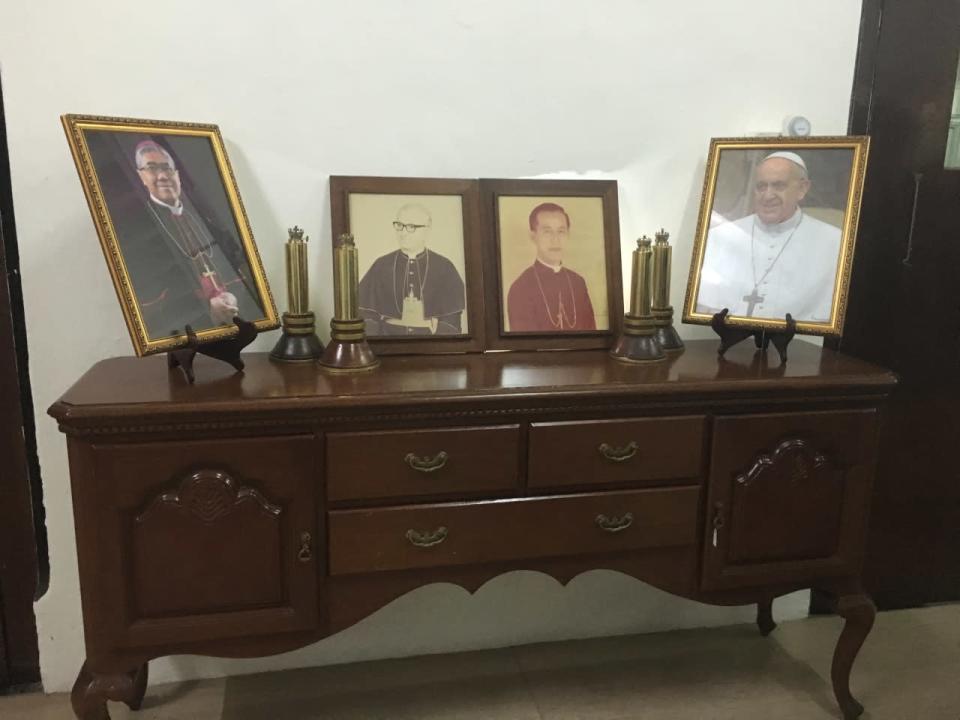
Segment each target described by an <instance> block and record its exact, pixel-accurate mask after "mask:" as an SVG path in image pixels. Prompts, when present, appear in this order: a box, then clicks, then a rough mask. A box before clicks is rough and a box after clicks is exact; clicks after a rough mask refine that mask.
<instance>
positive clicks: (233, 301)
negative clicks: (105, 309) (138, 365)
mask: <svg viewBox="0 0 960 720" xmlns="http://www.w3.org/2000/svg"><path fill="white" fill-rule="evenodd" d="M62 121H63V126H64V129H65V130H66V133H67V139H68V141H69V144H70V149H71V152H72V153H73V158H74V161H75V163H76V166H77V170H78V172H79V173H80V180H81V184H82V185H83V189H84V192H85V194H86V198H87V203H88V205H89V206H90V211H91V214H92V215H93V220H94V224H95V225H96V229H97V234H98V235H99V238H100V244H101V247H102V249H103V253H104V256H105V258H106V261H107V266H108V268H109V270H110V276H111V278H112V280H113V284H114V288H115V289H116V292H117V296H118V298H119V300H120V305H121V307H122V309H123V315H124V319H125V320H126V323H127V328H128V330H129V332H130V337H131V340H132V342H133V346H134V350H135V351H136V353H137V355H139V356H142V355H149V354H152V353H157V352H165V351H168V350H173V349H176V348H178V347H182V346H184V345H186V344H187V343H188V342H189V338H188V334H187V328H188V327H189V328H190V329H191V330H192V331H193V332H194V333H195V334H196V337H197V339H198V340H199V341H200V342H207V341H212V340H217V339H222V338H226V337H230V336H232V335H235V334H236V332H237V326H236V324H235V323H234V322H233V320H234V318H236V317H240V318H243V319H244V320H247V321H248V322H252V323H253V324H254V325H255V326H256V328H257V329H258V330H260V331H264V330H271V329H273V328H276V327H277V326H278V324H279V323H278V320H277V311H276V307H275V305H274V301H273V297H272V295H271V293H270V288H269V286H268V284H267V279H266V276H265V274H264V271H263V265H262V263H261V261H260V256H259V253H258V251H257V248H256V245H255V243H254V239H253V234H252V232H251V230H250V225H249V222H248V221H247V216H246V212H245V211H244V208H243V204H242V202H241V200H240V194H239V192H238V190H237V186H236V182H235V180H234V176H233V170H232V168H231V167H230V162H229V160H228V159H227V154H226V151H225V149H224V145H223V139H222V138H221V136H220V131H219V129H218V128H217V126H216V125H201V124H193V123H179V122H161V121H155V120H135V119H130V118H108V117H97V116H86V115H64V116H63V117H62Z"/></svg>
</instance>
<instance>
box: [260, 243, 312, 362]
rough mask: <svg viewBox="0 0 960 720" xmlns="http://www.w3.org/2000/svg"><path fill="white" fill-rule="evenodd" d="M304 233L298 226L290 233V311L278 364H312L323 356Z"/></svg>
mask: <svg viewBox="0 0 960 720" xmlns="http://www.w3.org/2000/svg"><path fill="white" fill-rule="evenodd" d="M309 240H310V238H309V237H305V236H304V234H303V230H302V229H300V228H298V227H297V226H296V225H294V226H293V227H292V228H290V229H289V230H287V246H286V256H287V307H288V308H289V310H288V311H287V312H285V313H284V314H283V317H282V321H283V332H282V334H281V335H280V339H279V340H278V341H277V344H276V345H274V347H273V350H272V351H271V353H270V359H271V360H274V361H276V362H312V361H314V360H316V359H317V358H318V357H320V353H322V352H323V343H322V342H320V338H318V337H317V333H316V322H315V318H314V315H313V312H311V311H310V310H309V309H308V307H309V305H310V300H309V297H310V293H309V288H310V285H309V273H308V266H307V241H309Z"/></svg>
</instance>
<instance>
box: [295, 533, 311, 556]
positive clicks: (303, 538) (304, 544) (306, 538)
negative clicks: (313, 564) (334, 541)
mask: <svg viewBox="0 0 960 720" xmlns="http://www.w3.org/2000/svg"><path fill="white" fill-rule="evenodd" d="M312 559H313V538H312V537H311V536H310V533H308V532H305V533H300V552H298V553H297V560H299V561H300V562H302V563H308V562H310V561H311V560H312Z"/></svg>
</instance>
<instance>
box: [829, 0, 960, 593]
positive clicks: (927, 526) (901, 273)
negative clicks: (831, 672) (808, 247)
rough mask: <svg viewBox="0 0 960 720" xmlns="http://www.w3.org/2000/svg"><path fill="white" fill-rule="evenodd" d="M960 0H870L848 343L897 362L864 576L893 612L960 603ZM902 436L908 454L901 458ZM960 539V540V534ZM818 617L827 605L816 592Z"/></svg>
mask: <svg viewBox="0 0 960 720" xmlns="http://www.w3.org/2000/svg"><path fill="white" fill-rule="evenodd" d="M958 27H960V8H958V6H957V5H956V0H864V3H863V6H862V14H861V22H860V37H859V44H858V51H857V62H856V68H855V72H854V81H853V88H852V94H851V103H850V115H849V132H850V133H851V134H857V135H862V134H867V135H871V136H872V138H873V142H872V147H871V149H870V167H869V169H868V172H867V182H866V188H865V191H864V198H863V208H862V213H861V220H860V237H859V239H858V246H857V257H856V260H855V262H854V268H853V273H852V276H851V284H850V298H849V305H848V314H847V322H846V327H845V332H844V337H843V338H842V339H841V340H840V341H839V342H832V343H831V344H832V346H833V347H835V348H839V349H840V350H842V351H844V352H846V353H848V354H852V355H855V356H857V357H861V358H864V359H867V360H871V361H873V362H877V363H880V364H881V365H884V366H885V367H889V368H891V369H892V370H894V371H895V372H897V373H899V374H900V376H901V384H900V386H899V388H898V390H897V392H896V393H895V395H894V398H893V400H892V402H891V403H890V406H889V408H888V412H887V414H886V429H885V434H884V438H883V439H882V441H881V455H880V463H879V467H878V473H877V479H876V487H875V493H874V503H873V512H872V517H871V532H870V542H869V543H868V549H867V555H866V558H865V571H864V582H865V584H866V587H867V590H868V591H869V592H871V593H872V594H873V596H874V599H875V600H876V601H877V605H878V606H879V607H880V608H881V609H885V608H897V607H910V606H916V605H922V604H925V603H928V602H937V601H944V600H951V599H957V598H958V597H960V549H958V545H957V543H956V540H955V539H952V538H960V531H957V530H956V529H953V530H951V528H954V527H955V526H956V523H957V520H958V519H960V514H958V510H960V494H958V492H957V487H956V480H955V478H956V471H955V467H954V460H953V456H954V453H953V451H952V444H953V443H955V441H956V437H955V430H952V428H955V427H957V424H958V423H960V414H958V411H957V410H956V407H957V405H958V403H957V398H958V397H960V376H958V373H960V362H958V359H960V335H958V327H960V293H958V292H957V283H956V280H955V278H954V277H953V274H954V273H955V272H956V271H957V270H958V269H960V247H958V246H957V243H956V237H955V236H956V230H957V223H958V213H957V207H958V205H957V198H958V197H960V172H957V171H952V170H945V169H944V156H945V149H946V138H947V131H948V127H949V115H950V107H951V104H952V99H953V93H954V81H955V73H956V67H957V55H958V51H960V43H958V40H957V34H956V31H957V29H958ZM892 441H896V447H897V450H896V451H894V450H892V444H891V442H892ZM951 532H952V535H951V534H950V533H951ZM813 609H814V610H815V611H816V610H822V609H823V604H822V603H821V602H819V601H818V598H816V597H815V598H814V603H813Z"/></svg>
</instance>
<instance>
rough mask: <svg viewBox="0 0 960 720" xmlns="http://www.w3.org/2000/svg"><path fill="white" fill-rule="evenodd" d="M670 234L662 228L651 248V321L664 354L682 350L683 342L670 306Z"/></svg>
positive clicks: (671, 250) (671, 249) (671, 251)
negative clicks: (654, 324)
mask: <svg viewBox="0 0 960 720" xmlns="http://www.w3.org/2000/svg"><path fill="white" fill-rule="evenodd" d="M669 239H670V233H668V232H667V231H666V230H664V229H663V228H660V232H658V233H657V242H656V244H655V245H654V246H653V308H652V313H653V319H654V321H655V323H656V330H655V332H654V337H656V338H657V342H659V343H660V347H662V348H663V349H664V351H665V352H679V351H681V350H683V340H681V339H680V336H679V335H678V334H677V330H676V328H674V327H673V306H672V305H671V304H670V259H671V255H672V253H673V248H671V247H670V243H668V242H667V240H669Z"/></svg>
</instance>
